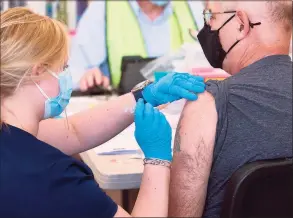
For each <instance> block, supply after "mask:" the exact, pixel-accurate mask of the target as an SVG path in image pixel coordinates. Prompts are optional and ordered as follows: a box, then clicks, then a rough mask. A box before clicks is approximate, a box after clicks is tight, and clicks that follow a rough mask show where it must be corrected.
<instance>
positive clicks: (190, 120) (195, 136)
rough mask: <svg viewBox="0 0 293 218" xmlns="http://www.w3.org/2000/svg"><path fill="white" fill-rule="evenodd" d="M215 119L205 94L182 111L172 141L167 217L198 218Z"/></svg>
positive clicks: (210, 97) (213, 104) (208, 170)
mask: <svg viewBox="0 0 293 218" xmlns="http://www.w3.org/2000/svg"><path fill="white" fill-rule="evenodd" d="M217 119H218V117H217V111H216V106H215V100H214V98H213V96H212V95H211V94H210V93H208V92H205V93H203V94H200V95H199V98H198V100H197V101H193V102H187V103H186V105H185V107H184V109H183V112H182V114H181V118H180V121H179V123H178V126H177V132H176V135H175V140H174V155H173V163H172V169H171V184H170V204H169V205H170V206H169V215H170V216H177V217H180V216H181V217H184V216H192V217H193V216H195V217H200V216H202V212H203V208H204V204H205V198H206V189H207V184H208V178H209V175H210V169H211V165H212V159H213V150H214V143H215V136H216V126H217Z"/></svg>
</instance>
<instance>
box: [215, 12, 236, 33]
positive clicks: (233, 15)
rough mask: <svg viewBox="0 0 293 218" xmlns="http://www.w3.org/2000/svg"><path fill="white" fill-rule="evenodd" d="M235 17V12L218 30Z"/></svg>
mask: <svg viewBox="0 0 293 218" xmlns="http://www.w3.org/2000/svg"><path fill="white" fill-rule="evenodd" d="M234 17H235V14H234V15H232V16H231V17H230V18H229V19H228V20H226V22H225V23H224V24H223V25H222V26H221V27H220V28H219V29H218V31H220V30H221V29H222V28H223V27H224V26H225V25H226V24H227V23H228V22H229V21H230V20H232V19H233V18H234Z"/></svg>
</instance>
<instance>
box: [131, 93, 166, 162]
mask: <svg viewBox="0 0 293 218" xmlns="http://www.w3.org/2000/svg"><path fill="white" fill-rule="evenodd" d="M134 122H135V133H134V135H135V138H136V141H137V143H138V144H139V146H140V148H141V150H142V151H143V153H144V155H145V157H146V158H156V159H161V160H167V161H171V160H172V151H171V150H172V149H171V140H172V130H171V127H170V124H169V123H168V121H167V120H166V118H165V116H164V115H163V114H162V113H161V112H160V111H159V110H158V109H156V108H154V107H153V106H152V105H150V104H149V103H146V104H144V101H143V100H142V99H139V100H138V102H137V104H136V108H135V112H134Z"/></svg>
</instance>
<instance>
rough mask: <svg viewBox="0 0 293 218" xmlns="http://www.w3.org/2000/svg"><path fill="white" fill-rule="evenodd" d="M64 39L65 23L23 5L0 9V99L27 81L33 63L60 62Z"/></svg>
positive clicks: (64, 54) (65, 44)
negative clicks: (4, 9)
mask: <svg viewBox="0 0 293 218" xmlns="http://www.w3.org/2000/svg"><path fill="white" fill-rule="evenodd" d="M68 41H69V40H68V33H67V30H66V27H65V25H63V24H62V23H61V22H59V21H57V20H54V19H51V18H49V17H46V16H42V15H39V14H36V13H34V12H33V11H31V10H29V9H28V8H24V7H16V8H11V9H8V10H6V11H4V12H1V72H0V90H1V96H0V100H2V99H3V98H6V97H8V96H11V95H12V94H13V93H14V91H15V90H16V89H17V88H18V87H19V86H20V85H21V84H23V82H25V81H28V80H31V76H32V75H31V72H32V68H33V67H34V66H44V67H46V68H50V67H51V66H57V65H59V64H60V66H61V65H64V63H65V61H66V59H67V57H68V51H69V48H68V47H69V45H68ZM0 125H1V120H0Z"/></svg>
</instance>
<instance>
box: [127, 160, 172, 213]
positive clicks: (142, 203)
mask: <svg viewBox="0 0 293 218" xmlns="http://www.w3.org/2000/svg"><path fill="white" fill-rule="evenodd" d="M169 183H170V169H169V168H168V167H165V166H158V165H145V168H144V172H143V176H142V182H141V186H140V190H139V193H138V197H137V200H136V202H135V206H134V209H133V211H132V214H131V215H132V216H133V217H167V215H168V201H169V197H168V196H169Z"/></svg>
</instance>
